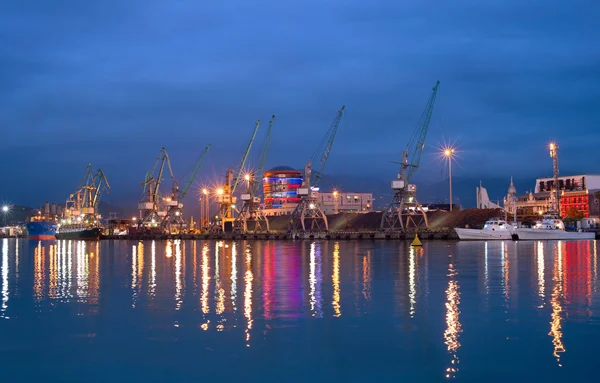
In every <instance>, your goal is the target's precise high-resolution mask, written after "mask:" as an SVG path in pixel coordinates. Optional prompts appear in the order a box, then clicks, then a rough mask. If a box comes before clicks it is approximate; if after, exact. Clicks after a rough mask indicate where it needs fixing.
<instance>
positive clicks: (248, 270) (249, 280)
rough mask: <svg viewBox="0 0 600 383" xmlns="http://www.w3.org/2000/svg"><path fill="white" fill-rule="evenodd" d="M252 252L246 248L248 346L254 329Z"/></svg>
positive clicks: (245, 284) (245, 286) (245, 289)
mask: <svg viewBox="0 0 600 383" xmlns="http://www.w3.org/2000/svg"><path fill="white" fill-rule="evenodd" d="M253 280H254V276H253V275H252V252H251V251H250V249H249V248H247V249H246V273H245V275H244V317H246V330H245V333H246V347H250V330H252V281H253Z"/></svg>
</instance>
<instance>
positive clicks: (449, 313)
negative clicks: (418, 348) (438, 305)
mask: <svg viewBox="0 0 600 383" xmlns="http://www.w3.org/2000/svg"><path fill="white" fill-rule="evenodd" d="M457 275H458V271H457V270H456V269H455V267H454V263H450V265H449V267H448V277H449V278H450V279H449V281H448V288H447V289H446V330H445V331H444V340H445V341H444V343H445V344H446V346H447V348H448V353H450V355H452V360H451V361H450V367H448V368H446V378H447V379H454V378H456V374H457V372H458V364H459V358H458V354H457V352H458V349H459V348H460V341H459V337H460V333H461V332H462V328H461V323H460V318H459V314H460V310H459V307H458V306H459V304H460V291H459V284H458V281H457V280H456V276H457Z"/></svg>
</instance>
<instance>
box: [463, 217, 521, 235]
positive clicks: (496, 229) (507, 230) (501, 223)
mask: <svg viewBox="0 0 600 383" xmlns="http://www.w3.org/2000/svg"><path fill="white" fill-rule="evenodd" d="M454 230H455V231H456V234H458V238H459V239H461V240H492V239H497V240H505V239H508V240H510V239H512V235H513V232H514V230H515V229H514V226H513V225H511V224H509V223H508V222H506V221H505V220H503V219H500V218H492V219H490V220H488V221H487V222H486V223H485V225H484V226H483V229H481V230H480V229H462V228H458V227H457V228H455V229H454Z"/></svg>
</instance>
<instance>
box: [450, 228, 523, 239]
mask: <svg viewBox="0 0 600 383" xmlns="http://www.w3.org/2000/svg"><path fill="white" fill-rule="evenodd" d="M454 230H455V231H456V234H458V238H459V239H460V240H461V241H465V240H467V241H468V240H470V241H489V240H510V239H512V236H511V233H510V232H509V231H508V230H477V229H462V228H455V229H454Z"/></svg>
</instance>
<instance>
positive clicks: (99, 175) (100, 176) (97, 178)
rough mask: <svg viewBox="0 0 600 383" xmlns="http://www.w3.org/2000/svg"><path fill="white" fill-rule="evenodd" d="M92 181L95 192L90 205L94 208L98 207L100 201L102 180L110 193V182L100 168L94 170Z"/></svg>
mask: <svg viewBox="0 0 600 383" xmlns="http://www.w3.org/2000/svg"><path fill="white" fill-rule="evenodd" d="M93 182H94V187H95V192H94V198H93V201H92V206H93V207H94V209H98V204H99V202H100V192H101V191H102V182H104V185H105V187H106V189H107V191H108V193H109V194H110V184H109V183H108V179H107V178H106V175H105V174H104V171H102V169H98V171H97V172H96V175H94V181H93Z"/></svg>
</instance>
